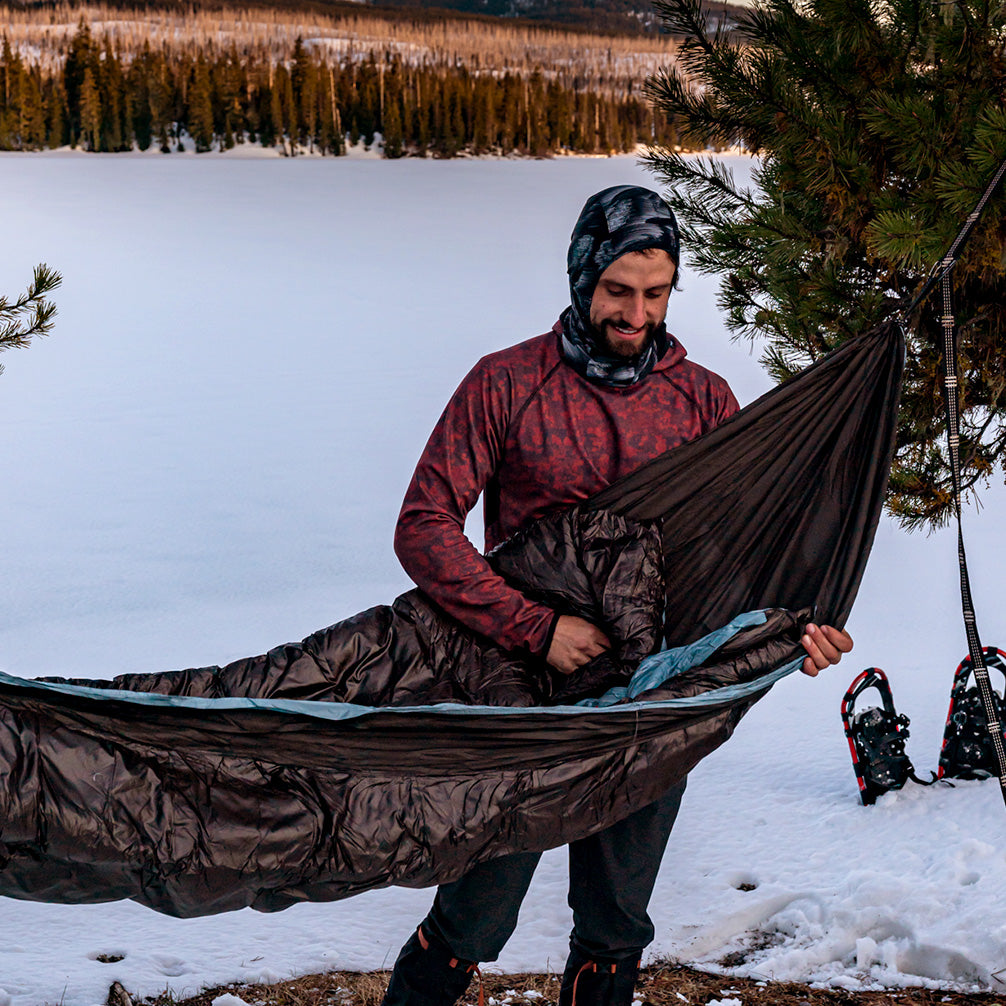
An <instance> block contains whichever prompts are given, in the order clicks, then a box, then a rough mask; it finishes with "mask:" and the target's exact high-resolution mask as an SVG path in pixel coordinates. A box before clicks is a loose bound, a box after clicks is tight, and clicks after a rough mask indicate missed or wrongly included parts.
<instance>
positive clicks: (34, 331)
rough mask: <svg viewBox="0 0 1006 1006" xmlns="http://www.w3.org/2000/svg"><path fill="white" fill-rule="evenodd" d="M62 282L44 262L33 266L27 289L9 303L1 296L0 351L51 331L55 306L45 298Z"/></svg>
mask: <svg viewBox="0 0 1006 1006" xmlns="http://www.w3.org/2000/svg"><path fill="white" fill-rule="evenodd" d="M62 282H63V277H62V276H60V274H59V273H58V272H56V271H55V270H54V269H50V268H49V267H48V266H47V265H45V264H43V265H39V266H36V267H35V274H34V276H33V277H32V281H31V283H30V284H29V286H28V289H27V290H26V291H25V292H24V294H22V296H20V297H19V298H18V299H17V300H15V301H13V302H11V301H9V300H8V299H7V298H6V297H0V353H2V352H3V351H4V350H5V349H20V348H23V347H24V346H27V345H28V344H29V343H30V342H31V340H32V339H33V338H34V337H35V336H36V335H48V334H49V333H50V332H51V331H52V326H53V318H55V316H56V305H55V304H53V303H52V301H50V300H48V299H47V298H48V295H49V294H50V293H52V291H53V290H55V289H56V288H57V287H58V286H59V285H60V283H62ZM2 373H3V367H2V366H0V374H2Z"/></svg>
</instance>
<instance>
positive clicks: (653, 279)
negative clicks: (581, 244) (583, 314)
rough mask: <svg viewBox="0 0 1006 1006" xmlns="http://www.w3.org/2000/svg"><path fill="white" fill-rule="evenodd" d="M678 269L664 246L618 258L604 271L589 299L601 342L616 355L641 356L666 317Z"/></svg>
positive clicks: (592, 317)
mask: <svg viewBox="0 0 1006 1006" xmlns="http://www.w3.org/2000/svg"><path fill="white" fill-rule="evenodd" d="M675 271H676V270H675V266H674V263H673V262H672V261H671V256H670V255H668V254H667V252H665V251H664V250H663V249H662V248H652V249H647V250H645V251H637V252H627V253H626V254H625V255H623V256H622V257H621V258H618V259H615V261H614V262H612V263H611V265H609V266H608V268H607V269H605V270H604V272H603V273H601V278H600V279H599V280H598V281H597V287H596V288H595V290H594V296H593V299H592V300H591V302H590V323H591V325H593V326H594V331H595V332H596V333H597V336H598V341H599V343H600V344H601V345H602V346H604V347H605V348H607V349H608V350H609V351H610V352H611V353H613V354H614V355H615V356H626V357H632V356H638V355H639V354H640V353H641V352H642V351H643V350H644V349H645V348H646V346H647V344H648V343H649V341H650V340H651V339H652V338H653V332H654V330H655V329H656V328H657V327H659V325H660V323H661V322H662V321H663V320H664V315H665V314H666V313H667V298H668V297H669V296H670V295H671V287H672V285H673V283H674V273H675Z"/></svg>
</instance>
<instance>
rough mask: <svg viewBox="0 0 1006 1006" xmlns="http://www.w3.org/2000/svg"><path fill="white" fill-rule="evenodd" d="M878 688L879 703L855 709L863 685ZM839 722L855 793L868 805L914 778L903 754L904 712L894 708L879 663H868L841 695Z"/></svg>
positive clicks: (904, 734) (905, 717) (892, 699)
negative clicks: (850, 755) (848, 757)
mask: <svg viewBox="0 0 1006 1006" xmlns="http://www.w3.org/2000/svg"><path fill="white" fill-rule="evenodd" d="M867 688H876V689H877V691H878V692H880V699H881V703H882V705H881V706H879V707H878V706H870V707H869V708H867V709H864V710H862V712H855V711H854V706H855V703H856V699H858V698H859V696H860V695H861V694H862V693H863V692H864V691H865V690H866V689H867ZM842 723H843V724H844V725H845V736H846V737H847V738H848V740H849V750H850V751H851V752H852V764H853V767H854V768H855V770H856V780H857V781H858V783H859V795H860V797H861V798H862V800H863V803H864V804H865V805H867V806H869V805H870V804H872V803H875V802H876V800H877V797H878V796H880V795H881V794H882V793H886V792H887V791H888V790H891V789H901V787H902V786H904V785H905V782H906V781H907V780H908V779H910V778H912V779H914V778H915V773H914V771H913V769H912V763H911V761H910V760H909V757H908V755H907V754H905V741H906V740H908V724H909V719H908V717H907V716H902V715H899V714H898V713H897V712H895V709H894V698H893V696H892V695H891V686H890V684H889V683H888V681H887V675H886V674H884V672H883V671H882V670H881V669H880V668H879V667H868V668H867V669H866V670H865V671H863V673H862V674H860V675H859V677H857V678H856V680H855V681H853V682H852V684H851V685H849V690H848V691H847V692H846V693H845V698H844V699H842Z"/></svg>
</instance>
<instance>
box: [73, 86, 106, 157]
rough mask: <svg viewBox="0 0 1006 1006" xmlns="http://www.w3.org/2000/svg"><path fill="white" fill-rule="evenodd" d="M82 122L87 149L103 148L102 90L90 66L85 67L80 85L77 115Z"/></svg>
mask: <svg viewBox="0 0 1006 1006" xmlns="http://www.w3.org/2000/svg"><path fill="white" fill-rule="evenodd" d="M77 120H78V122H79V123H80V138H81V139H82V140H83V141H84V146H85V148H86V149H87V150H92V151H93V150H101V149H103V148H102V143H101V92H100V91H99V90H98V82H97V80H96V79H95V73H94V71H93V70H92V69H91V67H90V66H88V67H85V69H84V80H83V83H82V84H81V86H80V109H79V112H78V115H77Z"/></svg>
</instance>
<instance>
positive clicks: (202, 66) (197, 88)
mask: <svg viewBox="0 0 1006 1006" xmlns="http://www.w3.org/2000/svg"><path fill="white" fill-rule="evenodd" d="M189 133H190V134H191V136H192V139H193V140H194V141H195V144H196V153H197V154H204V153H206V152H207V151H209V150H211V149H212V148H213V103H212V101H211V100H210V72H209V68H208V67H207V65H206V60H204V59H203V57H202V55H200V56H199V59H198V60H196V66H195V72H194V76H193V78H192V87H191V88H190V89H189Z"/></svg>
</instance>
